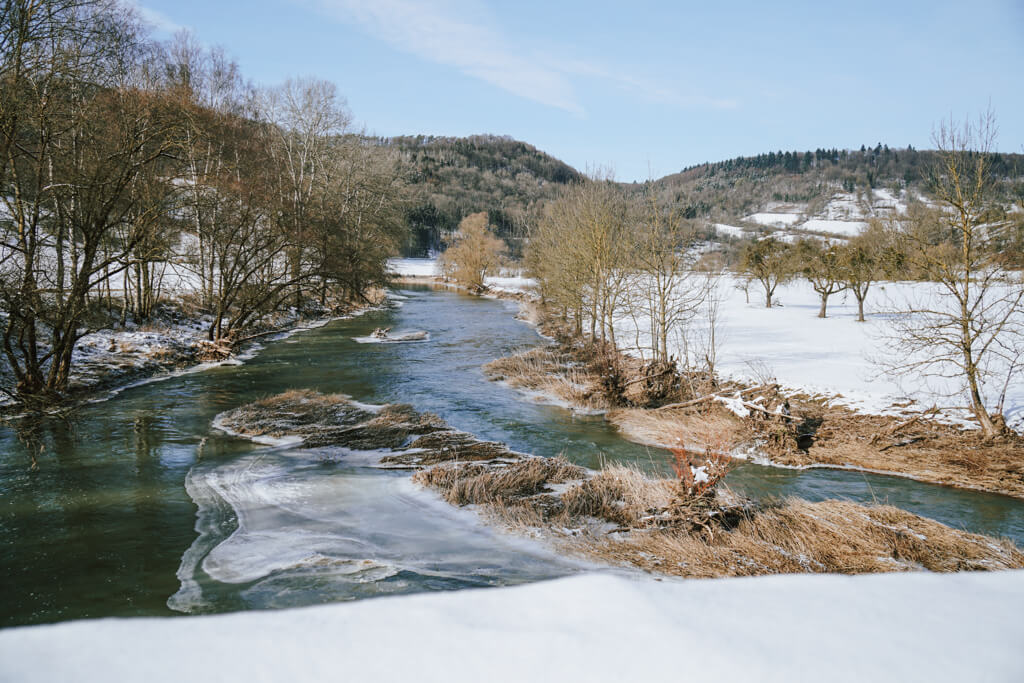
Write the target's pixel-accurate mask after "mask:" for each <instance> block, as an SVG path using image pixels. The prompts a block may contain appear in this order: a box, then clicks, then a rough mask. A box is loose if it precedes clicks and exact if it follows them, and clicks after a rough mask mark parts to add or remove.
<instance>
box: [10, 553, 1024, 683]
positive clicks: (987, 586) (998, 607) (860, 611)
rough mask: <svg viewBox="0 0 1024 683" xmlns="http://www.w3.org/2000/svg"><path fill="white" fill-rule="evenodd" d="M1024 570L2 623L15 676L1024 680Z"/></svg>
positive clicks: (444, 596) (617, 585)
mask: <svg viewBox="0 0 1024 683" xmlns="http://www.w3.org/2000/svg"><path fill="white" fill-rule="evenodd" d="M1022 611H1024V572H1020V571H1017V572H998V573H991V574H987V573H980V572H979V573H963V574H927V573H913V574H887V575H872V576H868V575H864V576H836V575H790V576H773V577H760V578H745V579H709V580H692V579H691V580H664V581H661V580H657V579H654V578H648V577H640V578H635V579H633V578H626V577H621V576H611V575H603V574H586V575H577V576H574V577H569V578H565V579H558V580H554V581H548V582H542V583H534V584H528V585H524V586H518V587H511V588H491V589H482V590H464V591H458V592H452V593H429V594H418V595H411V596H403V597H392V598H380V599H376V600H364V601H359V602H354V603H338V604H333V605H323V606H318V607H309V608H303V609H294V610H285V611H276V612H274V611H272V612H240V613H235V614H225V615H216V616H202V617H189V618H163V619H158V618H145V619H104V620H95V621H77V622H66V623H62V624H56V625H50V626H35V627H26V628H15V629H7V630H4V631H0V680H4V681H19V682H23V683H35V682H39V683H41V682H51V681H52V682H54V683H57V682H59V683H65V682H66V681H79V682H81V683H88V682H90V681H146V682H147V683H160V682H162V681H169V682H170V681H173V682H175V683H177V682H178V681H196V682H198V681H245V682H246V683H257V682H259V681H330V680H353V681H444V682H445V683H453V682H457V681H473V682H474V683H476V682H477V681H616V682H622V681H652V682H653V681H683V680H712V681H719V680H725V681H755V680H756V681H786V682H790V681H815V682H817V681H858V682H859V681H868V680H870V681H901V682H902V681H968V680H970V681H1021V680H1024V649H1022V648H1021V643H1024V620H1021V619H1020V614H1021V612H1022Z"/></svg>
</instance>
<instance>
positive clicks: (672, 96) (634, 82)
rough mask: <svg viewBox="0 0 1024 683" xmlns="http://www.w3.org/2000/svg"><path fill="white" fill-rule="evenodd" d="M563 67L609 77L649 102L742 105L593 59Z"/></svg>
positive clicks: (691, 105) (706, 106) (686, 105)
mask: <svg viewBox="0 0 1024 683" xmlns="http://www.w3.org/2000/svg"><path fill="white" fill-rule="evenodd" d="M560 68H561V70H562V71H563V72H565V73H567V74H571V75H575V76H582V77H587V78H595V79H600V80H604V81H608V82H610V83H611V84H612V85H613V86H615V87H617V88H619V89H620V90H623V91H625V92H628V93H630V94H632V95H637V96H639V97H642V98H643V99H645V100H647V101H649V102H654V103H658V104H667V105H671V106H674V107H677V108H680V109H735V108H736V107H737V106H739V103H738V102H737V101H736V100H734V99H726V98H716V97H708V96H707V95H699V94H692V93H690V94H687V93H683V92H680V91H678V90H676V89H675V88H672V87H669V86H666V85H663V84H660V83H658V82H656V81H654V80H652V79H649V78H642V77H638V76H633V75H630V74H627V73H623V72H621V71H615V70H612V69H608V68H606V67H603V66H598V65H596V64H593V63H590V62H581V61H575V62H567V63H565V64H564V65H562V66H561V67H560Z"/></svg>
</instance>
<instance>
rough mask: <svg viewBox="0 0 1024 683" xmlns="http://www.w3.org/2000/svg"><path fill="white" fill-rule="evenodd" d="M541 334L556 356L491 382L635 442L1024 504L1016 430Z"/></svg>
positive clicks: (518, 360)
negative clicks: (858, 405) (985, 433)
mask: <svg viewBox="0 0 1024 683" xmlns="http://www.w3.org/2000/svg"><path fill="white" fill-rule="evenodd" d="M542 327H543V329H544V330H545V331H546V334H547V335H548V336H551V337H553V338H556V339H557V340H558V341H557V343H556V345H555V346H554V347H551V348H539V349H533V350H529V351H526V352H523V353H520V354H517V355H515V356H512V357H508V358H503V359H499V360H497V361H494V362H492V363H489V364H488V365H487V366H485V372H486V373H487V374H488V376H490V377H491V378H492V379H494V380H499V381H504V382H506V383H508V384H510V385H511V386H513V387H517V388H520V389H523V390H525V391H527V392H532V393H535V394H541V395H546V396H549V397H550V398H551V400H552V401H553V402H556V403H562V404H565V405H568V406H570V407H573V408H574V409H578V410H582V411H587V412H602V413H603V414H604V415H605V417H606V419H608V420H609V421H610V422H611V423H613V424H615V425H616V426H617V427H618V428H619V429H620V431H621V433H622V434H623V436H625V437H626V438H627V439H630V440H632V441H635V442H637V443H641V444H646V445H651V446H657V447H660V448H668V449H671V448H685V449H688V450H693V451H697V452H703V451H705V450H707V449H711V450H713V451H715V452H719V453H727V454H729V455H731V456H732V457H739V458H744V459H754V460H755V461H757V462H760V463H762V464H768V465H773V466H777V467H788V468H814V467H826V468H836V469H859V470H863V471H866V472H874V473H880V474H892V475H898V476H905V477H909V478H912V479H916V480H919V481H923V482H929V483H935V484H943V485H949V486H957V487H961V488H969V489H974V490H979V491H986V492H991V493H999V494H1004V495H1009V496H1013V497H1016V498H1024V437H1021V436H1020V435H1018V434H1016V433H1014V432H1012V431H1008V432H1007V433H1006V434H1004V435H1003V436H1001V437H999V438H996V439H989V440H986V439H984V438H982V436H981V434H980V431H979V430H976V429H968V428H964V427H962V426H960V425H957V424H950V423H949V422H948V421H945V420H942V419H935V418H936V415H935V413H934V412H932V411H924V412H922V411H920V410H918V409H915V408H913V407H912V406H910V405H908V406H905V407H904V409H902V410H893V411H890V413H889V414H870V413H864V412H860V411H856V410H853V409H852V408H850V407H847V406H845V405H842V404H841V403H838V402H837V401H836V400H835V399H834V397H829V396H821V395H811V394H808V393H805V392H800V391H795V390H787V389H785V388H783V387H780V386H779V385H778V384H777V383H772V382H769V383H761V384H753V383H745V382H741V381H737V380H725V381H723V380H719V379H717V378H709V377H706V376H702V375H694V374H687V373H685V372H683V373H680V372H679V371H678V370H677V369H675V368H674V367H672V368H660V367H655V366H652V365H646V364H643V363H642V362H640V361H639V360H638V359H636V358H635V357H633V356H631V355H628V354H625V353H623V352H621V351H617V350H616V351H612V350H611V349H609V348H607V347H600V348H599V347H598V346H596V345H594V344H592V343H590V342H588V341H587V340H585V339H580V338H577V337H575V336H574V335H573V334H572V333H571V331H569V330H567V328H565V327H564V326H561V325H558V324H556V323H552V322H551V321H547V322H546V323H544V324H543V325H542ZM610 369H611V370H610Z"/></svg>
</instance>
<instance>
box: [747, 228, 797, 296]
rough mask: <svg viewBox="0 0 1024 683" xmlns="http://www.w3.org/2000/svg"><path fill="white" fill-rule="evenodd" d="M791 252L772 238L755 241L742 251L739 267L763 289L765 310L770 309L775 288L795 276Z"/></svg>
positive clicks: (790, 249) (786, 245)
mask: <svg viewBox="0 0 1024 683" xmlns="http://www.w3.org/2000/svg"><path fill="white" fill-rule="evenodd" d="M791 252H792V248H791V247H790V246H789V245H788V244H786V243H785V242H781V241H779V240H777V239H775V238H774V237H765V238H764V239H760V240H757V241H756V242H753V243H751V244H750V245H748V246H747V248H746V249H744V251H743V256H742V258H741V262H740V263H741V267H742V269H743V270H744V271H745V272H747V273H748V274H750V276H751V277H753V278H754V279H755V280H757V281H758V282H760V283H761V286H762V287H763V288H764V305H765V308H771V307H772V297H773V296H775V290H776V288H778V286H779V285H780V284H783V283H785V282H788V281H789V280H791V279H792V278H793V276H794V275H795V274H796V264H795V261H794V259H793V257H792V253H791Z"/></svg>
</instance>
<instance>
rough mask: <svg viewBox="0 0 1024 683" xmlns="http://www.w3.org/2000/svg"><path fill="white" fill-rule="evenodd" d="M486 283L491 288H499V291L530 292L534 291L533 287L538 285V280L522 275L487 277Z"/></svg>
mask: <svg viewBox="0 0 1024 683" xmlns="http://www.w3.org/2000/svg"><path fill="white" fill-rule="evenodd" d="M484 283H485V284H486V285H487V286H488V287H489V288H490V289H493V290H497V291H499V292H511V293H519V292H529V291H532V290H533V288H534V287H536V286H537V281H536V280H534V279H532V278H528V277H522V276H514V277H485V278H484Z"/></svg>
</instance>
